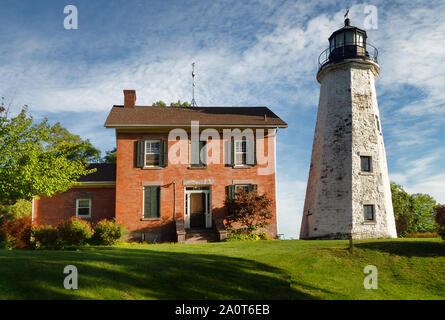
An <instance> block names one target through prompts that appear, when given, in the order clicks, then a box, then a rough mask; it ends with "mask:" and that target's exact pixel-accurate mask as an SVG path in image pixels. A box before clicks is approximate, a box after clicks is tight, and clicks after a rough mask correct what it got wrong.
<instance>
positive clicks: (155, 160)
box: [145, 140, 161, 167]
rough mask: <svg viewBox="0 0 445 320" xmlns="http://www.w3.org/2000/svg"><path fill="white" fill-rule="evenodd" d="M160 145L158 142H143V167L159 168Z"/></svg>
mask: <svg viewBox="0 0 445 320" xmlns="http://www.w3.org/2000/svg"><path fill="white" fill-rule="evenodd" d="M160 144H161V142H160V141H159V140H147V141H145V166H146V167H154V166H159V164H160V161H159V158H160V156H159V155H160Z"/></svg>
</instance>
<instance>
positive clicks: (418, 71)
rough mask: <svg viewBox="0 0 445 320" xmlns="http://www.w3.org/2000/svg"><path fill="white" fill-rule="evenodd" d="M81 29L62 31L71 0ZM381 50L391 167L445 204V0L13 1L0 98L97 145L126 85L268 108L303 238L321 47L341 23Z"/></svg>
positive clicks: (283, 200)
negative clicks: (371, 18) (278, 124)
mask: <svg viewBox="0 0 445 320" xmlns="http://www.w3.org/2000/svg"><path fill="white" fill-rule="evenodd" d="M69 4H72V5H75V6H76V7H77V9H78V17H79V29H78V30H65V29H64V28H63V21H64V18H65V16H66V15H64V13H63V9H64V7H65V6H66V5H69ZM366 5H374V6H375V7H376V8H377V10H378V28H377V29H372V30H368V41H369V42H370V43H372V44H373V45H374V46H376V47H377V48H378V49H379V63H380V66H381V74H380V77H379V78H378V79H377V81H376V86H377V94H378V100H379V107H380V112H381V117H382V128H383V134H384V139H385V144H386V151H387V157H388V167H389V175H390V178H391V179H392V180H394V181H396V182H397V183H400V184H402V185H403V186H404V187H405V188H406V189H407V190H408V191H409V192H422V193H429V194H431V195H432V196H433V197H434V198H435V199H436V200H437V201H438V202H442V203H445V166H444V160H443V154H445V144H444V137H445V129H444V127H445V126H444V125H445V120H444V116H445V20H444V19H443V12H445V2H443V1H409V2H407V1H392V2H391V3H388V2H387V1H372V2H359V1H316V2H315V1H314V2H309V1H276V0H275V1H272V0H264V1H262V0H258V1H184V0H182V1H138V0H133V1H99V0H97V1H69V2H68V1H67V2H65V1H60V0H58V1H43V0H40V1H24V0H21V1H16V0H15V1H9V0H2V1H1V6H0V13H1V17H2V23H1V29H0V41H1V43H2V45H1V46H0V70H1V71H2V73H1V74H2V77H1V78H0V95H1V96H4V97H5V99H6V102H7V103H8V104H11V106H12V108H13V109H15V110H17V109H18V108H19V107H20V106H22V105H24V104H27V105H29V107H30V110H31V111H32V113H33V114H34V116H35V117H36V118H37V119H40V118H43V117H47V118H48V119H49V120H50V121H51V122H56V121H59V122H61V124H62V125H63V126H64V127H66V128H68V129H69V130H70V131H71V132H73V133H75V134H79V135H81V136H82V137H84V138H89V139H90V140H91V141H92V143H93V144H94V145H95V146H96V147H98V148H100V149H101V150H102V151H105V150H109V149H112V148H113V147H114V145H115V136H114V131H112V130H107V129H105V128H104V127H103V124H104V121H105V118H106V116H107V113H108V112H109V109H110V107H111V106H112V105H113V104H122V103H123V94H122V89H124V88H125V89H136V91H137V98H138V99H137V104H139V105H150V104H151V103H152V102H153V101H156V100H164V101H168V102H170V101H176V100H178V99H181V100H182V101H184V100H188V101H190V100H191V79H190V78H191V77H190V72H191V63H192V62H196V72H197V77H196V82H197V89H196V100H197V102H198V104H199V105H201V106H205V105H208V106H212V105H218V106H230V105H235V106H258V105H265V106H268V107H269V108H271V109H272V110H273V111H274V112H275V113H276V114H277V115H279V116H280V117H282V118H283V119H284V120H285V121H286V122H287V123H288V124H289V128H287V129H282V130H280V131H279V134H278V145H277V155H278V156H277V166H278V168H277V172H278V202H279V203H278V209H279V211H278V220H279V232H280V233H283V234H285V236H286V238H290V237H294V238H297V237H298V233H299V229H300V221H301V212H302V210H303V209H302V207H303V201H304V196H305V188H306V181H307V177H308V173H309V164H310V157H311V148H312V139H313V133H314V128H315V118H316V112H317V104H318V95H319V84H318V83H317V81H316V79H315V75H316V71H317V58H318V55H319V54H320V52H321V51H322V50H324V49H325V48H326V47H327V46H328V42H327V38H328V37H329V35H330V34H331V33H332V32H333V31H334V30H336V29H338V28H340V27H342V25H343V14H344V12H345V8H351V9H350V15H349V16H350V18H351V21H352V24H353V25H356V26H358V27H362V28H363V27H364V21H365V18H366V14H365V13H364V8H365V6H366Z"/></svg>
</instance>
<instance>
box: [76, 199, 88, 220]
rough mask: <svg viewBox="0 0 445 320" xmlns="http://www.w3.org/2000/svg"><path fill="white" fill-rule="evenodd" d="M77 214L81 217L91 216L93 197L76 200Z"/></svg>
mask: <svg viewBox="0 0 445 320" xmlns="http://www.w3.org/2000/svg"><path fill="white" fill-rule="evenodd" d="M76 216H77V217H79V218H90V217H91V199H77V200H76Z"/></svg>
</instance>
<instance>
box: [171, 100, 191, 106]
mask: <svg viewBox="0 0 445 320" xmlns="http://www.w3.org/2000/svg"><path fill="white" fill-rule="evenodd" d="M170 107H190V103H188V102H187V101H184V102H183V103H181V100H178V102H170Z"/></svg>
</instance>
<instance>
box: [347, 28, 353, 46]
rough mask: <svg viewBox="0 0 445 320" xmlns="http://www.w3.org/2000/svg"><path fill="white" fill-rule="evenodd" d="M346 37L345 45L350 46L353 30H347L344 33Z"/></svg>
mask: <svg viewBox="0 0 445 320" xmlns="http://www.w3.org/2000/svg"><path fill="white" fill-rule="evenodd" d="M345 37H346V43H345V44H346V45H347V46H351V45H353V44H354V32H353V31H348V32H346V34H345Z"/></svg>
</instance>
